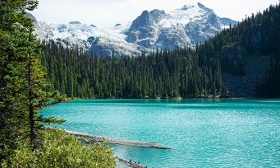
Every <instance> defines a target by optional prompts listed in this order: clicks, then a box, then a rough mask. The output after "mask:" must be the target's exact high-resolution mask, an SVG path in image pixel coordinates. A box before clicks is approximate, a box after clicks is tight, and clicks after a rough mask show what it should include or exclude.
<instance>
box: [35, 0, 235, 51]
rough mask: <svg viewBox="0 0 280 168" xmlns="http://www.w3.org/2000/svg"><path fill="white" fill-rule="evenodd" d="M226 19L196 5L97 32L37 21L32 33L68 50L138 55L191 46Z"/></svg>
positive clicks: (85, 27) (92, 28)
mask: <svg viewBox="0 0 280 168" xmlns="http://www.w3.org/2000/svg"><path fill="white" fill-rule="evenodd" d="M230 23H231V24H236V21H233V20H231V19H228V18H220V17H218V16H217V15H216V14H215V13H214V11H213V10H211V9H209V8H207V7H205V6H204V5H202V4H200V3H198V4H195V5H192V6H187V5H185V6H183V7H182V8H179V9H175V10H172V11H163V10H157V9H155V10H152V11H150V12H149V11H143V13H142V14H141V15H140V16H139V17H137V18H136V19H135V20H134V21H133V22H130V23H126V24H116V25H115V26H114V27H113V28H108V29H103V30H102V29H99V28H97V27H96V26H94V25H85V24H81V23H80V22H78V21H74V22H70V23H69V24H59V25H54V24H46V23H44V22H36V30H35V33H36V34H37V35H38V38H40V39H47V40H54V41H56V42H59V43H61V44H62V45H64V46H67V47H81V48H84V49H85V50H86V51H87V52H89V53H92V54H96V55H100V56H104V55H112V53H114V55H115V56H122V55H130V56H131V55H132V56H137V55H140V54H141V52H150V51H152V50H153V49H154V48H158V49H174V48H176V47H181V48H184V47H187V46H191V47H194V46H195V45H196V44H197V43H199V42H203V41H205V40H207V39H208V38H210V37H213V36H214V35H215V34H216V33H218V32H219V31H221V30H222V29H223V28H224V27H227V26H228V25H229V24H230Z"/></svg>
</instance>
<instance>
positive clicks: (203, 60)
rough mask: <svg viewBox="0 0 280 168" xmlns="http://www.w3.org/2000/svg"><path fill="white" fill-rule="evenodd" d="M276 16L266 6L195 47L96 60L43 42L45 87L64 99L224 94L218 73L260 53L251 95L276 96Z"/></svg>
mask: <svg viewBox="0 0 280 168" xmlns="http://www.w3.org/2000/svg"><path fill="white" fill-rule="evenodd" d="M279 16H280V13H279V5H275V6H270V7H269V8H268V9H266V10H265V11H263V13H260V12H258V13H257V14H252V16H251V17H247V18H245V19H244V20H243V21H242V22H241V23H238V24H237V25H230V27H229V28H228V29H224V30H223V31H222V32H221V33H219V34H217V35H216V36H215V37H214V38H211V39H209V40H208V41H206V42H204V43H201V44H197V47H196V49H195V50H191V49H189V48H187V49H177V50H174V51H156V52H154V53H152V54H150V55H149V56H145V54H143V55H142V56H140V57H136V58H134V57H124V58H121V59H116V58H114V56H108V57H105V58H99V57H97V56H89V55H87V54H85V53H83V52H82V51H80V50H78V49H77V50H70V49H66V48H64V47H62V46H61V45H60V44H55V43H54V42H52V41H51V42H48V43H47V42H44V43H45V48H44V57H43V59H42V62H43V64H44V65H45V66H46V67H47V69H48V79H49V80H50V82H51V83H52V84H53V85H52V88H49V89H50V90H51V91H52V90H55V89H57V90H59V91H60V92H61V93H63V94H65V95H66V96H68V97H75V98H156V97H161V98H174V97H179V96H180V97H183V98H190V97H220V96H221V97H227V96H229V92H228V91H227V88H226V86H224V83H223V81H222V75H223V74H224V73H228V74H230V75H233V76H244V75H245V74H246V71H245V69H246V64H247V63H248V61H250V60H258V59H259V58H260V57H263V56H266V57H267V58H268V60H270V62H271V63H270V65H269V66H268V67H263V69H267V73H266V76H261V75H260V79H259V82H258V84H257V88H255V89H256V96H258V97H279V96H280V91H279V90H280V89H279V87H278V86H279V84H280V83H279V53H280V52H279V48H280V47H279V44H280V41H279V40H280V35H279V32H280V31H279V30H280V23H279V20H280V18H279ZM252 71H254V70H252ZM264 71H266V70H264ZM252 87H255V85H253V86H252Z"/></svg>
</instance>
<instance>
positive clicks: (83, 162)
mask: <svg viewBox="0 0 280 168" xmlns="http://www.w3.org/2000/svg"><path fill="white" fill-rule="evenodd" d="M43 135H44V138H43V141H42V144H41V146H40V147H39V148H38V149H37V150H36V151H34V152H32V150H31V149H30V147H28V143H26V142H22V143H21V144H19V147H18V149H17V150H15V151H14V153H13V154H12V155H11V157H10V159H9V160H8V161H4V162H3V163H2V167H3V168H7V167H34V168H35V167H36V168H46V167H51V168H64V167H65V168H66V167H67V168H71V167H77V168H83V167H85V168H90V167H94V168H110V167H115V165H116V164H115V158H114V156H113V153H112V149H111V148H110V147H107V146H105V145H104V144H103V143H95V144H92V145H82V144H81V142H80V141H78V140H77V139H76V138H75V137H74V136H71V135H67V133H66V132H64V131H61V130H58V129H54V130H48V131H45V132H43Z"/></svg>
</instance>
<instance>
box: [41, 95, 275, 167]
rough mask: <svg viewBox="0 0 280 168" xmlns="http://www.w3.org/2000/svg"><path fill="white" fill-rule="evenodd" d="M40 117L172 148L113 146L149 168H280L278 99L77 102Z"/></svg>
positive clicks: (79, 129)
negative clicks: (50, 117) (54, 118)
mask: <svg viewBox="0 0 280 168" xmlns="http://www.w3.org/2000/svg"><path fill="white" fill-rule="evenodd" d="M41 113H42V114H43V115H44V116H55V117H57V118H63V119H66V120H67V122H65V123H63V124H61V125H58V127H59V128H64V129H67V130H71V131H77V132H82V133H88V134H94V135H101V136H105V137H114V138H121V139H130V140H137V141H148V142H157V143H158V144H159V145H163V146H167V147H171V148H172V149H171V150H162V149H150V148H141V147H132V146H122V145H114V146H113V148H114V153H115V155H117V156H119V157H122V158H125V159H127V160H132V161H136V162H138V161H139V162H140V163H142V164H144V165H147V166H148V167H155V168H185V167H199V168H201V167H211V168H212V167H252V168H254V167H280V100H249V99H232V100H231V99H206V100H205V99H183V100H180V101H179V100H178V101H176V100H125V99H116V100H115V99H109V100H75V101H70V102H68V103H61V104H59V105H56V106H52V107H49V108H47V109H44V110H42V111H41ZM52 126H53V125H52Z"/></svg>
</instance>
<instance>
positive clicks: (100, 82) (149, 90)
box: [42, 42, 226, 98]
mask: <svg viewBox="0 0 280 168" xmlns="http://www.w3.org/2000/svg"><path fill="white" fill-rule="evenodd" d="M42 63H43V64H44V65H45V66H46V67H47V69H48V74H49V75H48V78H49V81H51V83H52V84H53V85H52V87H51V88H49V89H50V91H52V90H56V89H57V90H59V91H60V92H61V93H62V94H66V96H67V97H74V98H157V97H160V98H176V97H183V98H188V97H219V96H221V95H222V96H224V95H226V91H225V88H224V86H223V82H222V79H221V69H220V66H219V62H212V63H211V64H208V65H204V66H199V65H198V57H197V55H196V54H195V52H194V51H192V50H191V49H189V48H188V49H177V50H175V51H161V52H159V51H156V52H155V53H153V54H151V55H149V56H146V55H145V54H142V56H139V57H123V58H120V59H116V58H115V57H114V56H112V57H105V58H101V57H97V56H90V55H87V54H84V53H83V52H80V51H75V50H70V49H66V48H64V47H62V46H60V45H59V44H55V43H54V42H50V43H47V44H45V49H44V54H43V57H42Z"/></svg>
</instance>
